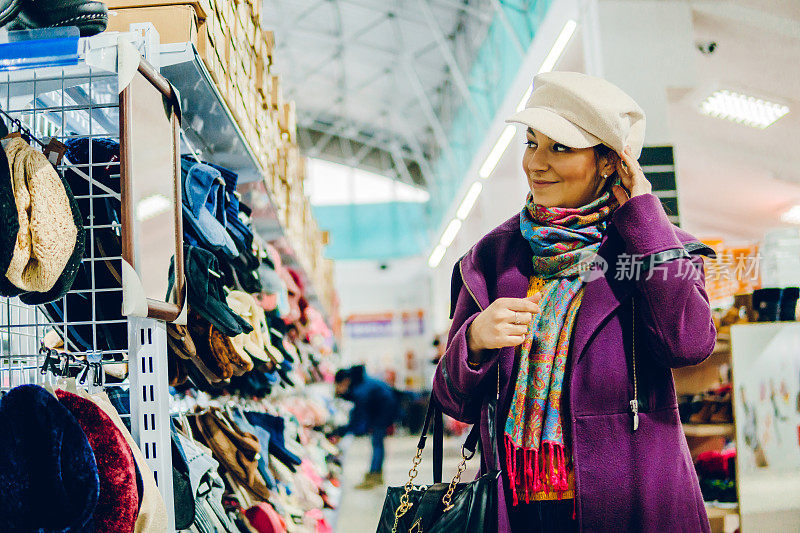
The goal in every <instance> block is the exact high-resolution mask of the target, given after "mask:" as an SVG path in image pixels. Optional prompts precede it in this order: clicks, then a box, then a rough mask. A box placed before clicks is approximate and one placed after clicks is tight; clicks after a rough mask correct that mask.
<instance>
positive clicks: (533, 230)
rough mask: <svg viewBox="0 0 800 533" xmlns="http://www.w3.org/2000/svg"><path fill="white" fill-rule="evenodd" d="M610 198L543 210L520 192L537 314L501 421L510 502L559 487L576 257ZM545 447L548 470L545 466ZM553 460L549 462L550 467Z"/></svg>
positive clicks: (577, 283)
mask: <svg viewBox="0 0 800 533" xmlns="http://www.w3.org/2000/svg"><path fill="white" fill-rule="evenodd" d="M616 207H617V201H616V198H615V197H614V196H613V195H612V194H609V193H605V194H604V195H602V196H600V197H599V198H598V199H596V200H595V201H593V202H591V203H589V204H587V205H585V206H583V207H578V208H562V207H543V206H541V205H538V204H536V203H534V202H533V198H532V196H531V195H530V194H529V195H528V200H527V202H526V205H525V208H523V210H522V213H520V229H521V231H522V235H523V237H525V239H527V240H528V242H529V243H530V245H531V248H532V250H533V270H534V274H535V275H536V276H537V277H539V278H541V279H542V280H543V281H544V286H543V288H542V289H541V292H542V299H541V301H540V303H539V305H540V308H541V311H540V313H539V314H537V315H534V317H533V320H532V321H531V323H530V324H529V325H528V333H527V334H526V335H525V340H524V342H523V343H522V345H521V346H520V363H519V372H518V374H517V382H516V385H515V387H514V398H513V402H512V403H511V409H510V411H509V413H508V419H507V420H506V426H505V439H504V440H505V446H506V467H507V470H508V474H509V479H510V480H511V490H512V494H513V500H514V505H517V504H518V502H519V499H520V495H521V498H522V499H523V500H524V501H526V502H528V501H530V498H531V496H532V494H533V493H536V492H540V491H542V490H544V489H545V475H547V479H549V481H550V485H551V487H552V488H553V489H555V490H558V491H563V490H566V489H567V488H568V486H567V469H566V460H565V457H564V455H565V454H564V436H563V433H562V426H561V389H562V385H563V380H564V371H565V369H566V364H567V353H568V350H569V339H570V334H571V332H572V327H573V324H574V323H575V317H576V316H577V312H578V309H579V308H580V302H581V298H582V297H583V290H582V287H583V281H582V279H581V278H580V277H579V274H580V273H581V268H582V266H583V265H585V264H586V263H585V262H583V261H582V259H585V258H586V257H587V255H589V254H590V253H591V254H594V253H596V252H597V249H598V248H599V247H600V240H601V239H602V236H603V234H604V232H605V229H606V226H607V224H608V219H609V218H610V215H611V213H612V212H613V211H614V209H615V208H616ZM545 446H547V447H548V450H547V455H549V458H550V462H549V467H547V465H545V464H544V463H545V460H546V456H545V455H544V453H545V450H544V447H545ZM554 461H555V464H554Z"/></svg>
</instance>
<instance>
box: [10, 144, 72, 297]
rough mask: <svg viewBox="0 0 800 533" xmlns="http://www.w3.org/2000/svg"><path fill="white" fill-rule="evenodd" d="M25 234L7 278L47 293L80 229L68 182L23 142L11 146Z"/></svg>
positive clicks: (21, 227) (13, 181)
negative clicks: (75, 219) (75, 220)
mask: <svg viewBox="0 0 800 533" xmlns="http://www.w3.org/2000/svg"><path fill="white" fill-rule="evenodd" d="M6 155H7V156H8V162H9V166H10V167H11V184H12V187H13V189H14V200H15V202H16V204H17V218H18V219H19V232H18V233H17V242H16V244H15V246H14V253H13V256H12V258H11V263H10V264H9V266H8V270H7V271H6V278H8V281H10V282H11V283H12V284H14V285H15V286H16V287H18V288H20V289H22V290H25V291H36V292H47V291H49V290H50V289H51V288H53V285H55V283H56V281H57V280H58V278H59V276H60V275H61V272H62V271H63V270H64V267H65V266H66V264H67V261H69V258H70V256H71V255H72V252H73V250H74V249H75V239H76V237H77V235H78V229H77V227H76V226H75V222H74V221H73V218H72V210H71V208H70V204H69V198H68V197H67V192H66V190H65V189H64V184H63V183H62V181H61V178H60V177H59V176H58V173H57V171H56V169H55V168H53V165H51V164H50V162H49V161H48V160H47V158H46V157H45V156H44V154H42V153H41V152H39V151H38V150H35V149H33V148H31V146H30V145H29V144H28V143H27V142H25V141H24V140H23V139H21V138H19V137H16V138H13V139H12V140H11V141H10V142H9V144H8V145H7V146H6Z"/></svg>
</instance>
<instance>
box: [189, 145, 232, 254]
mask: <svg viewBox="0 0 800 533" xmlns="http://www.w3.org/2000/svg"><path fill="white" fill-rule="evenodd" d="M181 170H182V174H183V218H184V220H186V222H188V226H189V228H191V229H192V230H193V231H194V233H195V235H196V236H197V237H198V238H199V239H201V240H202V241H203V242H204V244H206V245H207V246H208V247H209V248H211V249H212V250H222V251H224V252H225V254H226V255H227V256H229V257H236V256H237V255H239V252H238V250H237V249H236V244H235V243H234V242H233V238H232V237H231V236H230V235H229V234H228V231H227V229H226V228H225V217H226V214H225V180H223V179H222V176H221V175H220V173H219V170H217V169H215V168H214V167H212V166H209V165H206V164H205V163H196V162H195V163H192V162H191V161H187V160H186V159H182V160H181Z"/></svg>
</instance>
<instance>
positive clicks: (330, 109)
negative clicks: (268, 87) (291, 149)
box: [264, 0, 518, 194]
mask: <svg viewBox="0 0 800 533" xmlns="http://www.w3.org/2000/svg"><path fill="white" fill-rule="evenodd" d="M499 4H500V0H396V1H391V2H388V1H386V0H264V8H265V9H264V18H265V22H264V25H265V27H268V28H274V29H275V31H276V34H277V35H276V41H277V42H278V47H277V50H276V57H277V61H278V66H280V64H281V63H283V64H286V65H291V67H289V68H287V69H286V72H285V73H283V78H284V83H285V86H284V93H285V94H286V96H287V97H288V98H296V99H298V102H297V108H298V125H299V126H300V141H301V145H302V148H303V149H304V151H305V152H306V153H307V154H308V155H310V156H313V157H322V158H325V159H330V160H334V161H338V162H342V163H345V164H350V165H354V166H360V167H363V168H369V169H370V170H376V169H377V170H378V171H380V172H381V173H382V174H384V175H391V176H393V177H396V179H399V180H401V181H403V182H406V183H409V184H413V185H416V186H422V187H425V188H427V189H429V192H431V193H433V194H435V190H436V189H437V187H436V185H437V184H436V176H435V175H434V173H433V170H432V169H433V168H434V165H433V164H432V163H433V161H435V160H436V158H438V157H441V156H444V157H446V158H450V159H452V158H453V157H454V155H453V151H452V149H451V146H450V141H449V139H448V133H447V132H448V128H449V126H450V121H451V120H452V118H453V117H454V116H455V113H456V110H458V109H459V108H460V107H461V105H462V104H466V105H467V106H468V109H469V110H470V112H471V113H473V114H474V115H475V116H476V117H480V118H481V119H482V120H484V121H485V120H487V117H486V116H485V114H486V113H485V112H484V111H482V110H481V108H480V106H478V105H477V103H476V102H475V100H474V98H473V95H472V94H471V92H470V86H469V70H470V67H471V64H472V61H473V60H474V59H475V57H476V54H477V52H478V50H479V49H480V45H481V44H482V42H483V39H484V37H485V36H486V32H487V31H488V27H489V25H490V24H491V22H492V21H493V20H494V18H495V15H496V13H497V10H498V9H499V8H498V5H499ZM354 9H355V11H353V10H354ZM364 10H366V11H367V12H371V13H373V14H372V15H371V16H369V17H366V16H365V11H364ZM500 11H502V10H500ZM348 13H349V14H350V15H351V18H347V17H348ZM353 13H355V14H356V15H357V16H358V17H359V19H356V20H354V19H353V18H352V16H355V15H353ZM343 19H346V20H343ZM362 20H363V23H362ZM344 22H346V23H347V24H346V25H345V24H344ZM387 22H388V24H389V26H386V24H387ZM345 26H346V27H345ZM379 26H380V28H381V31H382V30H383V29H384V28H386V29H387V31H386V32H385V35H383V34H381V35H376V34H375V29H376V28H377V27H379ZM389 28H391V29H389ZM345 32H346V33H345ZM517 40H518V38H517ZM351 54H356V56H355V57H358V58H359V60H358V61H357V62H355V59H350V58H349V56H350V57H352V55H351ZM309 58H313V60H311V61H309ZM332 65H335V66H334V68H333V69H332V68H331V66H332ZM279 71H280V69H279ZM323 73H324V74H325V75H326V76H327V79H326V78H321V77H320V76H321V74H323ZM386 87H390V88H392V90H389V91H387V90H386V89H385V88H386ZM306 94H307V95H309V96H308V98H311V95H312V94H313V95H314V98H313V101H311V100H310V101H308V102H305V101H302V99H301V96H302V95H306ZM353 106H356V107H357V108H358V110H359V111H361V112H362V114H361V116H360V117H359V118H358V119H354V118H353V116H352V115H353V113H350V112H349V111H348V110H350V109H352V108H353ZM367 117H373V118H369V119H368V118H367ZM362 121H363V122H368V123H362ZM342 143H344V144H342Z"/></svg>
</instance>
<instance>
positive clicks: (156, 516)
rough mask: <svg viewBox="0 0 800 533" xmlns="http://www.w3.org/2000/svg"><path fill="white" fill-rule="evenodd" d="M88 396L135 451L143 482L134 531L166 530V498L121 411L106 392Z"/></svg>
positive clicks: (134, 456) (136, 532) (134, 455)
mask: <svg viewBox="0 0 800 533" xmlns="http://www.w3.org/2000/svg"><path fill="white" fill-rule="evenodd" d="M88 398H89V399H90V400H91V401H93V402H94V403H95V404H96V405H97V406H98V407H99V408H100V409H102V410H103V412H105V413H106V414H107V415H108V416H109V418H111V420H112V421H113V422H114V424H115V425H116V426H117V428H118V429H119V431H120V433H122V436H123V437H124V438H125V442H127V443H128V446H129V447H130V449H131V452H132V453H133V458H134V460H135V463H136V469H137V473H138V474H139V475H138V476H137V478H140V479H137V482H138V481H141V484H142V487H141V489H140V492H139V493H140V498H139V511H138V513H137V514H136V526H135V529H134V532H135V533H145V532H147V531H166V529H167V523H168V519H167V508H166V506H165V505H164V498H163V497H162V496H161V492H160V491H159V490H158V486H157V485H156V482H155V478H154V477H153V471H152V470H150V467H149V466H148V465H147V460H146V459H145V458H144V455H143V454H142V451H141V450H140V449H139V445H138V444H137V443H136V441H134V440H133V436H132V435H131V434H130V432H129V431H128V428H127V427H126V426H125V423H124V422H123V421H122V418H121V417H120V413H119V412H117V410H116V408H114V406H113V405H112V403H111V400H110V399H109V397H108V395H107V394H106V393H105V392H99V393H97V394H92V395H91V396H88ZM126 414H127V413H126Z"/></svg>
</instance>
